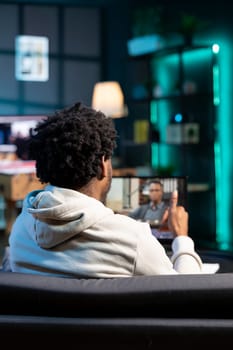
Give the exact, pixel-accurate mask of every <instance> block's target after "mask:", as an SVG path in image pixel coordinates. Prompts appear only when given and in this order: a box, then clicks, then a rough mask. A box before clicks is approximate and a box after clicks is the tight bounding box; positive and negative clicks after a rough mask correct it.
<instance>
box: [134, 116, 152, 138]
mask: <svg viewBox="0 0 233 350" xmlns="http://www.w3.org/2000/svg"><path fill="white" fill-rule="evenodd" d="M148 138H149V122H148V120H146V119H140V120H135V122H134V142H135V143H146V142H148Z"/></svg>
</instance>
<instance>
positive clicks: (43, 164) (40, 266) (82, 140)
mask: <svg viewBox="0 0 233 350" xmlns="http://www.w3.org/2000/svg"><path fill="white" fill-rule="evenodd" d="M115 140H116V131H115V128H114V126H113V122H112V120H111V119H110V118H107V117H106V116H105V115H104V114H103V113H101V112H99V111H95V110H93V109H92V108H89V107H86V106H84V105H82V104H80V103H77V104H75V105H73V106H71V107H70V108H67V109H64V110H61V111H57V112H55V113H54V115H53V116H49V117H48V118H46V119H45V120H43V121H42V122H40V123H39V124H38V126H37V127H36V128H35V130H34V133H33V134H32V135H31V140H30V148H29V151H30V155H31V156H32V159H35V161H36V173H37V176H38V178H39V179H40V181H41V182H42V183H44V184H46V185H45V187H44V189H43V190H38V191H33V192H31V193H29V194H28V195H27V196H26V198H25V199H24V203H23V208H22V212H21V213H20V214H19V216H18V217H17V218H16V221H15V223H14V224H13V227H12V231H11V233H10V237H9V262H10V268H11V270H12V271H14V272H22V273H33V274H42V275H43V274H44V275H50V276H60V277H64V276H65V277H79V278H82V277H93V278H100V277H104V278H107V277H129V276H133V275H156V274H175V273H200V272H201V271H202V266H203V265H202V261H201V259H200V257H199V255H198V254H197V253H196V252H195V250H194V243H193V240H192V239H191V238H190V237H188V213H187V212H186V211H185V210H184V208H183V207H179V206H177V200H178V199H177V193H176V192H174V193H173V196H172V198H171V206H170V208H169V211H168V223H169V227H170V228H171V230H173V231H174V232H175V234H176V236H177V237H176V238H175V239H174V241H173V243H172V250H173V255H172V257H171V259H169V257H168V256H167V255H166V253H165V250H164V248H163V246H162V245H161V244H160V243H159V241H158V240H157V239H156V238H155V237H154V236H153V235H152V234H151V230H150V227H149V225H148V224H147V223H142V222H138V221H136V220H134V219H132V218H129V217H128V216H125V215H120V214H115V213H114V212H113V211H112V210H111V209H110V208H107V207H106V206H105V205H104V203H105V200H106V196H107V193H108V191H109V189H110V186H111V180H112V164H111V157H112V154H113V151H114V148H115V146H116V143H115Z"/></svg>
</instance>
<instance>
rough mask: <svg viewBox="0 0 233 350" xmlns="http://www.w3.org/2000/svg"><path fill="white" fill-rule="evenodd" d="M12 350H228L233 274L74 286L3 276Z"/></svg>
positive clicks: (4, 317)
mask: <svg viewBox="0 0 233 350" xmlns="http://www.w3.org/2000/svg"><path fill="white" fill-rule="evenodd" d="M0 303H1V304H0V305H1V307H0V310H1V312H0V339H1V341H2V343H6V345H5V347H6V348H7V349H9V348H10V349H11V348H12V349H13V348H14V349H15V348H16V346H18V345H19V344H20V348H22V349H25V348H26V349H27V348H28V349H29V348H30V349H35V348H38V349H39V348H40V349H41V350H43V349H57V348H58V349H119V350H121V349H172V348H174V349H187V350H188V349H208V348H209V349H220V347H222V346H224V345H226V346H228V347H229V349H231V348H232V346H233V345H232V344H233V274H232V273H219V274H215V275H177V276H153V277H146V276H142V277H133V278H118V279H116V278H114V279H80V280H78V279H69V278H55V277H45V276H36V275H26V274H18V273H11V272H0Z"/></svg>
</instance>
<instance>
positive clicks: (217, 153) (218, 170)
mask: <svg viewBox="0 0 233 350" xmlns="http://www.w3.org/2000/svg"><path fill="white" fill-rule="evenodd" d="M214 156H215V182H216V192H215V193H216V208H219V207H220V205H221V198H222V193H221V183H220V179H221V178H222V176H221V175H222V174H221V163H222V162H221V152H220V144H219V142H215V144H214ZM220 215H221V214H220V212H219V210H216V236H217V237H216V239H217V243H220V242H221V217H220Z"/></svg>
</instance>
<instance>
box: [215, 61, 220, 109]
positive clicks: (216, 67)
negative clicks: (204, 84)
mask: <svg viewBox="0 0 233 350" xmlns="http://www.w3.org/2000/svg"><path fill="white" fill-rule="evenodd" d="M213 90H214V96H213V97H214V105H215V106H218V105H219V103H220V95H219V66H218V65H217V64H215V65H214V66H213Z"/></svg>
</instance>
